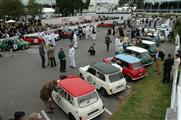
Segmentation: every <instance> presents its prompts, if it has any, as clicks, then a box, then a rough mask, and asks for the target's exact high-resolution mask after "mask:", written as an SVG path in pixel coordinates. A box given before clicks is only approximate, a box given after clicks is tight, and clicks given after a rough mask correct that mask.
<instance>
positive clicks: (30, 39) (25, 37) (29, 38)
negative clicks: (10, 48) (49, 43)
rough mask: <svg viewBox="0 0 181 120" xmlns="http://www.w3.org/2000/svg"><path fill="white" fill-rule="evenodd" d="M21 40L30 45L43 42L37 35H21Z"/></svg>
mask: <svg viewBox="0 0 181 120" xmlns="http://www.w3.org/2000/svg"><path fill="white" fill-rule="evenodd" d="M21 39H23V40H24V41H27V42H29V43H30V44H41V43H42V42H43V41H44V39H43V38H42V37H39V35H38V33H35V34H28V35H23V36H22V37H21Z"/></svg>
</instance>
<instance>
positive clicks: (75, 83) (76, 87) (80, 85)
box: [58, 76, 95, 97]
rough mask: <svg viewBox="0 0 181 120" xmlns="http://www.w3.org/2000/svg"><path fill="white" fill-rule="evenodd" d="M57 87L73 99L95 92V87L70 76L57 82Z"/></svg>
mask: <svg viewBox="0 0 181 120" xmlns="http://www.w3.org/2000/svg"><path fill="white" fill-rule="evenodd" d="M58 85H59V87H62V88H63V89H65V90H66V91H67V92H68V93H70V94H71V95H72V96H73V97H80V96H84V95H86V94H89V93H90V92H92V91H94V90H95V87H94V86H93V85H91V84H89V83H88V82H86V81H84V80H82V79H81V78H80V77H76V76H72V77H67V78H65V79H63V80H58Z"/></svg>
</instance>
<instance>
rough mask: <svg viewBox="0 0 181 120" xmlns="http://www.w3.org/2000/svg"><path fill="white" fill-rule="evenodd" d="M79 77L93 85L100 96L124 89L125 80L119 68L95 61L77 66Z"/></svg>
mask: <svg viewBox="0 0 181 120" xmlns="http://www.w3.org/2000/svg"><path fill="white" fill-rule="evenodd" d="M79 73H80V77H81V78H82V79H84V80H86V81H88V82H89V83H91V84H92V85H94V86H95V87H96V88H97V89H98V90H100V93H101V95H102V96H107V95H112V94H115V93H118V92H120V91H122V90H125V89H126V80H125V78H124V77H123V75H122V73H121V72H120V69H118V68H116V67H114V66H112V65H110V64H107V63H104V62H97V63H94V64H91V65H87V66H85V67H80V68H79Z"/></svg>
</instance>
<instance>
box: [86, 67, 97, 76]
mask: <svg viewBox="0 0 181 120" xmlns="http://www.w3.org/2000/svg"><path fill="white" fill-rule="evenodd" d="M87 72H89V73H90V74H92V75H96V70H95V69H93V68H91V67H90V68H89V69H88V70H87Z"/></svg>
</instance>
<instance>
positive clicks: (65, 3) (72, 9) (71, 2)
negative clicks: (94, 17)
mask: <svg viewBox="0 0 181 120" xmlns="http://www.w3.org/2000/svg"><path fill="white" fill-rule="evenodd" d="M56 3H57V7H58V8H59V11H58V12H59V13H62V15H63V16H68V15H75V13H76V12H80V13H82V11H83V10H84V9H88V7H89V4H90V0H86V2H85V3H84V2H82V0H56Z"/></svg>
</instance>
